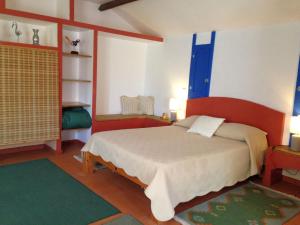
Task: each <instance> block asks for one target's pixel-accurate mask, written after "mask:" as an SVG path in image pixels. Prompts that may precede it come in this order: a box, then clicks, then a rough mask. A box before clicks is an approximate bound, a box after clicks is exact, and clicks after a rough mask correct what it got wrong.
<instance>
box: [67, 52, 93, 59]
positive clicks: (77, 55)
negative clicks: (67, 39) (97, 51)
mask: <svg viewBox="0 0 300 225" xmlns="http://www.w3.org/2000/svg"><path fill="white" fill-rule="evenodd" d="M63 56H67V57H76V58H92V56H91V55H85V54H71V53H68V52H63Z"/></svg>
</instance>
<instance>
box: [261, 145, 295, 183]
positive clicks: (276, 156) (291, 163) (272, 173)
mask: <svg viewBox="0 0 300 225" xmlns="http://www.w3.org/2000/svg"><path fill="white" fill-rule="evenodd" d="M265 160H266V161H265V162H266V168H265V174H264V177H263V184H264V185H265V186H270V185H271V184H272V183H273V181H274V178H277V179H281V178H282V175H281V172H282V169H296V170H300V152H296V151H293V150H291V149H290V148H289V147H288V146H285V145H279V146H275V147H270V148H269V149H268V150H267V153H266V159H265Z"/></svg>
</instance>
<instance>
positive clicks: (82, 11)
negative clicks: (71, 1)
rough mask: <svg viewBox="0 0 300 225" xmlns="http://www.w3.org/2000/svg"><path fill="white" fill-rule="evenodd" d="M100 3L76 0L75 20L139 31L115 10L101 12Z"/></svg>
mask: <svg viewBox="0 0 300 225" xmlns="http://www.w3.org/2000/svg"><path fill="white" fill-rule="evenodd" d="M99 5H100V4H98V3H95V2H90V1H82V0H75V20H76V21H80V22H85V23H90V24H96V25H97V24H98V25H102V26H105V27H109V28H115V29H120V30H126V31H132V32H137V30H136V29H135V28H134V27H133V26H131V25H130V24H129V23H128V22H127V21H125V20H124V19H123V18H122V17H120V16H119V15H118V14H116V13H115V12H114V11H113V10H107V11H103V12H100V11H99V10H98V8H99Z"/></svg>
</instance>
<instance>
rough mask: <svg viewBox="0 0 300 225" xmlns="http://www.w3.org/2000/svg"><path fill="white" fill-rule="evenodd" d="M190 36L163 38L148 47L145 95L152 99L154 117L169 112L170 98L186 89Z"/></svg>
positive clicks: (190, 45)
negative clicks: (162, 40)
mask: <svg viewBox="0 0 300 225" xmlns="http://www.w3.org/2000/svg"><path fill="white" fill-rule="evenodd" d="M191 49H192V35H186V36H181V37H171V38H165V39H164V42H163V43H161V44H157V43H153V44H150V45H149V47H148V54H147V75H146V81H145V95H152V96H154V97H155V114H156V115H161V114H162V113H163V112H168V111H169V99H170V97H177V96H178V95H179V94H180V93H179V92H180V90H181V89H182V88H187V87H188V78H189V71H190V61H191V59H190V58H191Z"/></svg>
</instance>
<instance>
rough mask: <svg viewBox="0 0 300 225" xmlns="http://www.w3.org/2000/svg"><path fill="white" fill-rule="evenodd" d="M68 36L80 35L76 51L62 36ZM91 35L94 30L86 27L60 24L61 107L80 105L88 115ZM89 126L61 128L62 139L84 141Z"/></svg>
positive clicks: (91, 87) (92, 35)
mask: <svg viewBox="0 0 300 225" xmlns="http://www.w3.org/2000/svg"><path fill="white" fill-rule="evenodd" d="M66 36H67V37H69V38H70V39H71V40H75V39H80V43H79V46H78V48H77V49H76V50H77V51H78V52H79V54H71V53H70V52H71V51H72V50H73V49H72V47H71V46H69V44H68V42H67V41H66V39H65V37H66ZM93 38H94V32H93V30H89V29H81V28H80V29H79V28H78V27H72V26H63V46H62V47H63V49H62V51H63V53H62V56H63V64H62V66H63V73H62V81H63V83H62V109H63V110H64V109H67V108H74V107H83V108H85V109H86V110H87V111H88V112H89V113H90V116H91V117H92V101H93V44H94V42H93ZM90 135H91V129H81V128H79V129H65V130H62V141H64V140H73V139H77V140H80V141H82V142H86V141H87V140H88V138H89V137H90Z"/></svg>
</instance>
